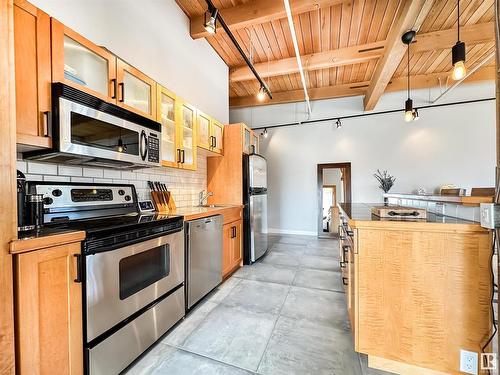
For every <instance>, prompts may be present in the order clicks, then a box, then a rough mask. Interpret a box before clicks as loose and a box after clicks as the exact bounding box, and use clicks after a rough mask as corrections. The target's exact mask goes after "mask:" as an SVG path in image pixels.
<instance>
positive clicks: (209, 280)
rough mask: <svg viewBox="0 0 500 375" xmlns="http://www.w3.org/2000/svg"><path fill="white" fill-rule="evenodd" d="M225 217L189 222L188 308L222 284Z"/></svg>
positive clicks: (187, 259) (187, 257)
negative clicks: (223, 225)
mask: <svg viewBox="0 0 500 375" xmlns="http://www.w3.org/2000/svg"><path fill="white" fill-rule="evenodd" d="M222 222H223V218H222V215H215V216H210V217H206V218H203V219H198V220H190V221H188V222H186V271H187V272H186V273H187V275H186V281H187V298H186V304H187V308H188V309H190V308H191V307H192V306H193V305H194V304H196V302H198V301H199V300H201V299H202V298H203V297H205V296H206V295H207V294H208V293H209V292H210V291H211V290H212V289H214V288H215V287H216V286H217V285H219V284H220V283H221V282H222Z"/></svg>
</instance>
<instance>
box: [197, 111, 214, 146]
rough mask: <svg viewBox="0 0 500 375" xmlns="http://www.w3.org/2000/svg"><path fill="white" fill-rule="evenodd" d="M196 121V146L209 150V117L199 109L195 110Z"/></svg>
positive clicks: (210, 141)
mask: <svg viewBox="0 0 500 375" xmlns="http://www.w3.org/2000/svg"><path fill="white" fill-rule="evenodd" d="M197 121H198V147H201V148H204V149H206V150H210V149H211V147H212V143H213V141H212V136H211V133H210V128H211V119H210V117H209V116H207V115H206V114H204V113H203V112H201V111H197Z"/></svg>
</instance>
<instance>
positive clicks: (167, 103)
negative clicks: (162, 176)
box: [156, 85, 178, 167]
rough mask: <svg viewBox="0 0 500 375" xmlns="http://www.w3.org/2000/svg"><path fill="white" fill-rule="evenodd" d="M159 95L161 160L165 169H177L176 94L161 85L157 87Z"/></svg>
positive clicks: (158, 116)
mask: <svg viewBox="0 0 500 375" xmlns="http://www.w3.org/2000/svg"><path fill="white" fill-rule="evenodd" d="M156 90H157V93H158V103H157V109H158V110H157V112H158V114H157V118H156V121H158V122H159V123H161V125H162V128H161V153H162V155H161V160H162V165H163V166H165V167H177V143H178V140H177V138H178V137H177V134H178V132H177V125H176V120H177V116H176V112H175V104H176V103H175V102H176V97H175V94H173V93H171V92H170V91H168V90H167V89H166V88H164V87H162V86H161V85H157V87H156Z"/></svg>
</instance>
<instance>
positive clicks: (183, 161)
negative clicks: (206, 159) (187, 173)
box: [181, 150, 186, 164]
mask: <svg viewBox="0 0 500 375" xmlns="http://www.w3.org/2000/svg"><path fill="white" fill-rule="evenodd" d="M181 152H182V161H181V163H182V164H184V163H185V162H186V151H185V150H181Z"/></svg>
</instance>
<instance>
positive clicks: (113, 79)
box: [111, 78, 116, 99]
mask: <svg viewBox="0 0 500 375" xmlns="http://www.w3.org/2000/svg"><path fill="white" fill-rule="evenodd" d="M111 87H112V88H113V95H111V99H116V78H112V79H111Z"/></svg>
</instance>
